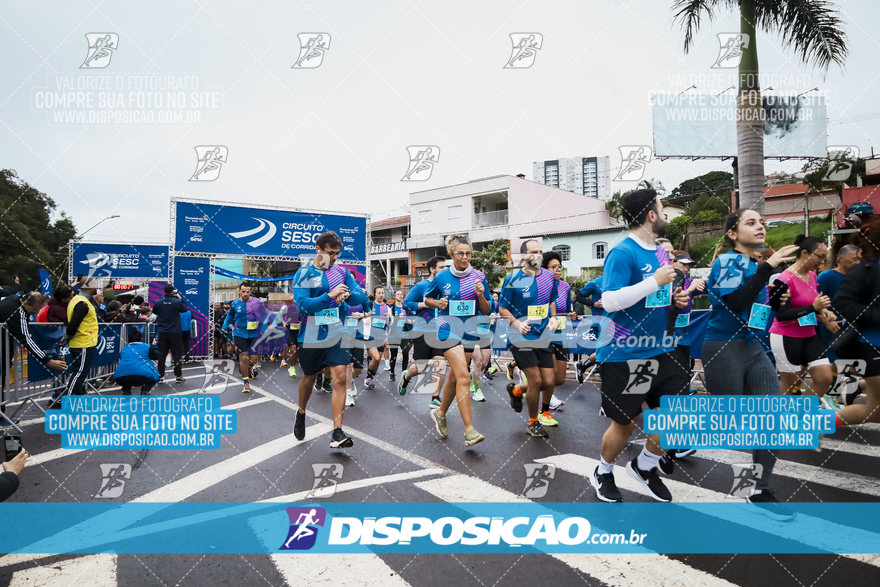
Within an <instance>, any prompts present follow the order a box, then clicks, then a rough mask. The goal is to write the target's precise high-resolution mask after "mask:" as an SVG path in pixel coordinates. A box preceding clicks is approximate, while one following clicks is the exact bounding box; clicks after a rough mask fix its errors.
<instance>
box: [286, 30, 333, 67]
mask: <svg viewBox="0 0 880 587" xmlns="http://www.w3.org/2000/svg"><path fill="white" fill-rule="evenodd" d="M297 37H299V59H297V60H296V63H294V64H293V67H291V69H315V68H316V67H319V66H320V65H321V64H322V63H324V52H325V51H329V50H330V35H328V34H327V33H300V34H298V35H297Z"/></svg>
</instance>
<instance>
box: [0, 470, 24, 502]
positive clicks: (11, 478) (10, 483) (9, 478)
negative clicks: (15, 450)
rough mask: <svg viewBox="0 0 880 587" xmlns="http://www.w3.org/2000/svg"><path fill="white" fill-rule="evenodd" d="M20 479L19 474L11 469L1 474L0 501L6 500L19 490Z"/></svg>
mask: <svg viewBox="0 0 880 587" xmlns="http://www.w3.org/2000/svg"><path fill="white" fill-rule="evenodd" d="M19 484H20V481H19V480H18V475H16V474H15V473H13V472H11V471H4V472H3V473H2V474H0V501H6V500H7V499H9V498H10V497H12V494H13V493H15V492H16V491H18V486H19Z"/></svg>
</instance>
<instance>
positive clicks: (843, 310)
mask: <svg viewBox="0 0 880 587" xmlns="http://www.w3.org/2000/svg"><path fill="white" fill-rule="evenodd" d="M871 269H873V268H872V267H871V266H870V265H867V264H865V265H856V266H855V267H854V268H853V269H851V270H850V272H849V273H847V274H846V277H844V278H843V282H841V284H840V288H839V289H838V290H837V295H836V296H834V300H832V305H833V307H834V309H835V310H837V312H838V313H840V315H841V316H843V317H844V318H845V319H846V320H847V321H848V322H849V323H851V324H855V325H856V326H857V327H859V328H867V327H870V326H876V325H878V324H880V310H878V309H877V308H876V307H874V306H873V304H872V305H868V304H865V303H864V302H863V301H862V300H871V301H872V302H873V300H874V299H875V298H874V297H873V295H872V292H871V290H870V289H869V288H870V287H871V285H872V284H873V281H872V280H875V279H877V276H876V275H872V273H873V271H872V270H871Z"/></svg>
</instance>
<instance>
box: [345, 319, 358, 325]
mask: <svg viewBox="0 0 880 587" xmlns="http://www.w3.org/2000/svg"><path fill="white" fill-rule="evenodd" d="M345 325H346V326H347V327H349V328H354V327H356V326H357V325H358V319H357V318H355V317H354V316H349V317H347V318H346V319H345Z"/></svg>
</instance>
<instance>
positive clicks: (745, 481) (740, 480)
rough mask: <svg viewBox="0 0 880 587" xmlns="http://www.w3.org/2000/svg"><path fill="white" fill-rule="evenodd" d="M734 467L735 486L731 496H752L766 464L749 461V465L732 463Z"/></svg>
mask: <svg viewBox="0 0 880 587" xmlns="http://www.w3.org/2000/svg"><path fill="white" fill-rule="evenodd" d="M730 466H731V467H733V488H732V489H731V490H730V494H729V497H750V496H751V495H752V493H753V492H754V490H755V487H756V486H757V484H758V479H760V478H761V476H762V475H763V474H764V465H761V464H759V463H749V464H747V465H730Z"/></svg>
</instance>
